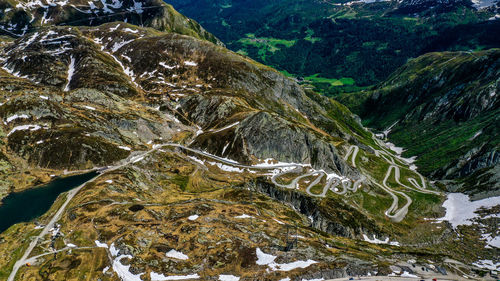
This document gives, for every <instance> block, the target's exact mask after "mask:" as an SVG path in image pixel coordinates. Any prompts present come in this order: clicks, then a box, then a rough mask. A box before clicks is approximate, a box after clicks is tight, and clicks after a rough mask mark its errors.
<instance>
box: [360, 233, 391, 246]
mask: <svg viewBox="0 0 500 281" xmlns="http://www.w3.org/2000/svg"><path fill="white" fill-rule="evenodd" d="M363 239H364V240H365V241H366V242H368V243H372V244H389V245H392V246H399V242H396V241H393V242H390V241H389V237H387V238H385V240H380V239H377V237H375V235H374V236H373V239H370V238H369V237H368V236H366V234H363Z"/></svg>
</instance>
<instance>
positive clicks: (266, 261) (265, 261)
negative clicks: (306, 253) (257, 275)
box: [256, 248, 318, 271]
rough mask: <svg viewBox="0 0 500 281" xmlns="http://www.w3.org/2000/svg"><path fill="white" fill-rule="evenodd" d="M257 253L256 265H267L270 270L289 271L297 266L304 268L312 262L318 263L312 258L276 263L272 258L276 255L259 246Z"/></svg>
mask: <svg viewBox="0 0 500 281" xmlns="http://www.w3.org/2000/svg"><path fill="white" fill-rule="evenodd" d="M256 254H257V262H256V263H257V264H258V265H267V266H268V267H269V269H270V270H271V271H290V270H294V269H297V268H306V267H308V266H310V265H312V264H315V263H318V262H317V261H314V260H307V261H294V262H291V263H276V262H275V261H274V260H275V259H276V256H273V255H270V254H266V253H264V252H262V251H261V250H260V248H257V249H256Z"/></svg>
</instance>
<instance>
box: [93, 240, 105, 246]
mask: <svg viewBox="0 0 500 281" xmlns="http://www.w3.org/2000/svg"><path fill="white" fill-rule="evenodd" d="M94 242H95V244H96V245H97V247H99V248H108V245H107V244H106V243H101V242H100V241H99V240H95V241H94Z"/></svg>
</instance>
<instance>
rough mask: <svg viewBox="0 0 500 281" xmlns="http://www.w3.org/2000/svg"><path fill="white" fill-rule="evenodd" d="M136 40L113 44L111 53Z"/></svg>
mask: <svg viewBox="0 0 500 281" xmlns="http://www.w3.org/2000/svg"><path fill="white" fill-rule="evenodd" d="M134 40H135V39H131V40H128V41H122V42H115V43H113V47H111V52H113V53H114V52H116V51H118V50H119V49H121V48H122V47H123V46H125V45H127V44H128V43H130V42H132V41H134Z"/></svg>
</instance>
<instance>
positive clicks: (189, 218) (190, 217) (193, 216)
mask: <svg viewBox="0 0 500 281" xmlns="http://www.w3.org/2000/svg"><path fill="white" fill-rule="evenodd" d="M199 217H200V216H198V215H191V216H189V217H188V220H190V221H195V220H197V219H198V218H199Z"/></svg>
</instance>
